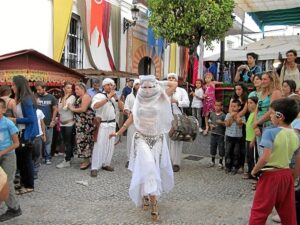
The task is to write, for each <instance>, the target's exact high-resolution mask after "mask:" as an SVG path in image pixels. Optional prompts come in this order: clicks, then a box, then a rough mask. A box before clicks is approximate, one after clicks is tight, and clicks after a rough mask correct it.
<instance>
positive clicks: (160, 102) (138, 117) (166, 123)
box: [132, 75, 173, 135]
mask: <svg viewBox="0 0 300 225" xmlns="http://www.w3.org/2000/svg"><path fill="white" fill-rule="evenodd" d="M140 82H141V87H140V89H139V90H138V92H137V95H136V99H135V102H134V105H133V109H132V114H133V122H134V126H135V128H136V129H137V130H138V131H139V132H141V133H142V134H145V135H159V134H165V133H168V132H169V130H170V129H171V122H172V120H173V114H172V110H171V103H170V98H169V97H168V96H167V94H166V92H165V90H164V89H163V88H162V87H161V86H160V85H159V83H158V81H157V80H156V79H155V76H154V75H141V76H140Z"/></svg>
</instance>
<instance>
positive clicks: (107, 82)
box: [102, 78, 115, 87]
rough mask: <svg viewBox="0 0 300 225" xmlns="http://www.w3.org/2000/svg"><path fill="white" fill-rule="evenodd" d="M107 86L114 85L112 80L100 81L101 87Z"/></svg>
mask: <svg viewBox="0 0 300 225" xmlns="http://www.w3.org/2000/svg"><path fill="white" fill-rule="evenodd" d="M107 84H111V85H114V84H115V82H114V80H113V79H110V78H105V79H104V80H103V81H102V87H103V86H105V85H107Z"/></svg>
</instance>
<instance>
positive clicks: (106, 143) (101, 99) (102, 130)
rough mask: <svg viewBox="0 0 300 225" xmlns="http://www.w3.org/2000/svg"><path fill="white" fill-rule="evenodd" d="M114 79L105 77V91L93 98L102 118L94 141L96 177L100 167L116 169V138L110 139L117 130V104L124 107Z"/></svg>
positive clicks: (93, 156)
mask: <svg viewBox="0 0 300 225" xmlns="http://www.w3.org/2000/svg"><path fill="white" fill-rule="evenodd" d="M113 85H114V81H113V80H112V79H110V78H105V79H104V80H103V82H102V87H103V92H102V93H99V94H96V95H95V96H94V97H93V100H92V105H91V107H92V109H94V110H95V112H96V117H99V118H101V123H100V126H99V128H98V134H97V140H96V141H95V143H94V148H93V155H92V166H91V177H96V176H97V172H98V170H99V169H100V168H102V169H103V170H106V171H111V172H112V171H114V168H113V167H111V165H110V164H111V159H112V156H113V152H114V145H115V138H111V139H109V134H111V133H113V132H115V130H116V110H118V109H115V104H116V102H118V107H119V108H122V106H123V103H122V102H121V101H120V100H119V99H118V97H117V95H116V92H115V90H113Z"/></svg>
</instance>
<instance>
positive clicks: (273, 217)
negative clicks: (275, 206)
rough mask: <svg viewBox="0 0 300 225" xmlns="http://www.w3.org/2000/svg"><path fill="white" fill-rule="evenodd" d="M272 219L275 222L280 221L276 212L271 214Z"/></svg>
mask: <svg viewBox="0 0 300 225" xmlns="http://www.w3.org/2000/svg"><path fill="white" fill-rule="evenodd" d="M272 221H274V222H276V223H281V219H280V217H279V215H278V214H277V215H275V216H272Z"/></svg>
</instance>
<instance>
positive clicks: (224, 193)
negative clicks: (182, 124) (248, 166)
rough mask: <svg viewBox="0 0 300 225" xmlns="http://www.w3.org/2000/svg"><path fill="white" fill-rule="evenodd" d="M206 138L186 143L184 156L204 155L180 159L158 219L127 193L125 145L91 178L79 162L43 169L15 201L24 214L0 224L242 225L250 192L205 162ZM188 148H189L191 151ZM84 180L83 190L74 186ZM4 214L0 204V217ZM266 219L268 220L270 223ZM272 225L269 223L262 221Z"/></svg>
mask: <svg viewBox="0 0 300 225" xmlns="http://www.w3.org/2000/svg"><path fill="white" fill-rule="evenodd" d="M208 143H209V136H206V137H204V136H202V135H201V136H200V135H199V137H198V139H197V140H196V141H195V142H194V143H185V145H184V146H185V147H184V153H185V154H184V155H183V158H184V157H187V156H189V155H198V156H203V158H202V159H201V160H199V161H193V160H187V159H183V161H182V166H181V170H180V172H178V173H175V188H174V189H173V190H172V191H171V192H170V193H168V194H163V195H162V197H161V198H160V199H159V210H160V214H161V221H160V222H157V223H154V222H153V221H151V216H150V212H144V211H142V209H140V208H136V207H135V205H134V204H133V203H132V202H131V200H130V198H129V195H128V188H129V185H130V178H131V173H130V172H129V171H128V170H127V169H125V163H126V149H125V148H126V141H125V138H123V141H122V143H121V144H119V145H117V146H116V149H115V153H114V156H113V162H112V166H114V167H115V171H114V172H107V171H103V170H101V171H99V173H98V177H96V178H91V177H90V176H89V173H90V171H89V170H80V169H79V164H80V162H81V159H78V158H75V159H74V160H73V162H72V166H71V168H66V169H56V168H55V165H56V164H58V163H60V162H61V161H62V160H63V157H62V156H59V157H54V158H53V163H52V165H42V166H41V168H40V172H39V179H38V180H36V182H35V187H36V188H35V191H34V192H33V193H30V194H26V195H23V196H20V197H19V200H20V203H21V207H22V211H23V215H22V216H20V217H17V218H15V219H12V220H10V221H8V222H7V223H3V224H10V225H13V224H22V225H27V224H28V225H46V224H47V225H50V224H51V225H58V224H59V225H65V224H66V225H93V224H95V225H99V224H103V225H104V224H105V225H106V224H110V225H111V224H120V225H142V224H143V225H152V224H153V225H154V224H168V225H194V224H195V225H200V224H201V225H202V224H203V225H246V224H247V222H248V217H249V213H250V207H251V204H252V198H253V194H254V192H252V191H251V183H250V182H249V181H247V180H243V179H241V175H240V174H237V175H234V176H232V175H226V174H225V173H224V171H223V170H221V171H220V170H217V167H214V168H206V165H207V164H208V163H209V161H210V159H209V158H208V157H207V156H209V144H208ZM191 146H192V147H191ZM76 181H86V182H87V183H88V186H84V185H81V184H77V183H76ZM4 211H5V206H4V205H3V204H2V206H1V208H0V213H3V212H4ZM269 220H270V219H269ZM267 224H268V225H271V224H272V223H271V222H270V221H269V222H268V223H267Z"/></svg>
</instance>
